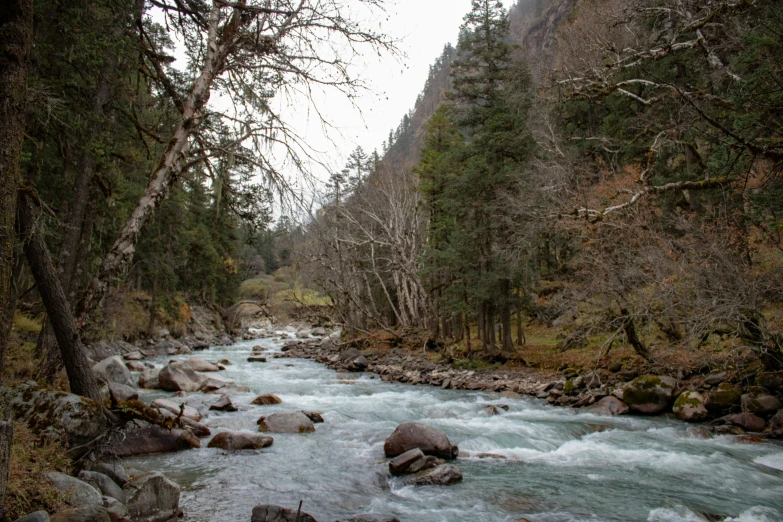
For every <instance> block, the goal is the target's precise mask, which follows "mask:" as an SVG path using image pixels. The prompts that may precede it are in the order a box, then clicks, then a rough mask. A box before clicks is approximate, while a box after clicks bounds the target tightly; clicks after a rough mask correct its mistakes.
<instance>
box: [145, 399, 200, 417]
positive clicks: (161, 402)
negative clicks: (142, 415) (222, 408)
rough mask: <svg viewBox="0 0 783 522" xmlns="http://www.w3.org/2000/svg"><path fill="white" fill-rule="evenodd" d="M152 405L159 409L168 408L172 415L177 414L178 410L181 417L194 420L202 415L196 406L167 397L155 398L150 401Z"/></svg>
mask: <svg viewBox="0 0 783 522" xmlns="http://www.w3.org/2000/svg"><path fill="white" fill-rule="evenodd" d="M152 407H153V408H158V409H161V410H168V411H170V412H171V413H173V414H174V415H179V414H180V412H182V416H183V417H187V418H188V419H193V420H194V421H196V422H198V421H200V420H201V417H202V415H201V412H199V411H198V410H197V409H196V408H193V407H192V406H188V405H187V404H185V403H182V404H179V403H176V402H174V401H170V400H168V399H155V400H154V401H152Z"/></svg>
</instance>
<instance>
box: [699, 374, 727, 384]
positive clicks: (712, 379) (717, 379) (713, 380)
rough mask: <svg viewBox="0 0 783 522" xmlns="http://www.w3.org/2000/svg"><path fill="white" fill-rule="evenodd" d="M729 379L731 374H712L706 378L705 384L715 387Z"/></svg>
mask: <svg viewBox="0 0 783 522" xmlns="http://www.w3.org/2000/svg"><path fill="white" fill-rule="evenodd" d="M728 378H729V374H728V373H726V372H718V373H711V374H709V375H708V376H707V377H705V378H704V384H709V385H710V386H715V385H718V384H720V383H722V382H723V381H725V380H726V379H728Z"/></svg>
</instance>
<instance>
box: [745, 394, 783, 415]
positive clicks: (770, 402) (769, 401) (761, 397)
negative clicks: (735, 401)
mask: <svg viewBox="0 0 783 522" xmlns="http://www.w3.org/2000/svg"><path fill="white" fill-rule="evenodd" d="M740 402H741V404H742V411H747V412H750V413H753V414H755V415H760V416H762V417H767V416H769V415H772V414H773V413H775V412H776V411H778V410H779V409H780V408H783V406H781V404H780V401H779V400H778V399H777V398H776V397H773V396H772V395H769V394H766V393H759V394H751V393H746V394H744V395H743V396H742V398H741V400H740Z"/></svg>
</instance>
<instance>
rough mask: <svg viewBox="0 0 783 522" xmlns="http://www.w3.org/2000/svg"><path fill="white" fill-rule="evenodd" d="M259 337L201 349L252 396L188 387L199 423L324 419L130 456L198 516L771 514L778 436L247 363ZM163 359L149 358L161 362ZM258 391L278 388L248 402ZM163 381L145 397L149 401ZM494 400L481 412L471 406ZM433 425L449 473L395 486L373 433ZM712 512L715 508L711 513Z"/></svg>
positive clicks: (207, 521) (782, 465)
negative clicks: (267, 439)
mask: <svg viewBox="0 0 783 522" xmlns="http://www.w3.org/2000/svg"><path fill="white" fill-rule="evenodd" d="M257 344H261V345H262V346H263V347H264V348H265V349H266V350H268V351H269V355H272V354H273V353H274V352H277V351H279V347H280V343H279V342H275V341H272V340H261V341H251V342H243V343H238V344H236V345H234V346H230V347H213V348H212V349H211V350H210V351H209V352H204V353H203V354H202V357H204V358H207V359H211V360H217V359H224V358H225V359H229V360H230V361H231V362H232V363H233V364H232V365H231V366H228V369H227V370H226V371H224V372H221V374H220V375H221V376H222V377H227V378H231V379H233V380H236V382H237V383H238V384H242V385H245V386H248V387H250V388H251V389H252V393H248V394H240V395H235V396H233V397H232V399H233V401H234V403H235V404H237V405H238V406H240V411H238V412H234V413H219V412H208V411H207V410H208V407H209V404H210V403H211V402H213V401H214V400H216V399H217V398H218V397H219V396H217V395H202V394H192V395H191V397H190V398H189V404H191V405H194V406H196V407H199V408H200V409H201V410H202V413H204V414H205V419H204V420H203V421H202V422H203V423H205V424H207V425H208V426H210V428H211V429H212V430H213V432H217V431H220V430H221V429H229V430H250V431H256V429H257V426H256V420H257V419H258V417H259V416H260V415H262V414H269V413H272V412H276V411H295V410H316V411H320V412H322V413H323V417H324V419H325V421H326V422H325V423H324V424H317V425H316V432H315V433H310V434H291V435H280V434H276V435H274V439H275V442H274V445H272V446H271V447H269V448H267V449H264V450H260V451H245V452H236V453H229V452H225V451H222V450H216V449H208V448H206V442H207V441H206V440H203V441H202V442H203V443H204V447H203V448H201V449H199V450H191V451H186V452H180V453H175V454H165V455H155V456H149V457H143V458H134V459H129V461H128V462H127V463H126V465H127V466H131V467H135V468H140V469H157V470H160V471H163V472H164V473H165V474H166V475H167V476H169V477H170V478H171V479H172V480H175V481H176V482H178V483H179V484H181V485H182V486H183V493H182V497H181V502H180V505H181V507H182V508H183V509H184V510H185V512H186V519H187V520H192V521H198V522H228V521H230V522H233V521H237V522H249V521H250V513H251V511H252V508H253V507H254V506H255V505H257V504H262V503H271V504H280V505H287V506H293V507H295V506H297V505H298V503H299V500H303V501H304V507H303V510H304V511H307V512H309V513H310V514H312V515H313V516H314V517H315V518H316V519H317V520H319V521H321V522H323V521H327V522H332V521H334V520H337V519H340V518H341V517H343V516H347V515H351V514H357V513H367V512H375V513H383V514H393V515H395V516H397V517H398V518H399V519H400V520H401V521H402V522H411V521H417V522H418V521H421V522H455V521H471V522H485V521H486V522H490V521H493V522H495V521H516V520H524V519H528V520H530V521H533V522H561V521H563V522H565V521H636V520H639V521H645V520H646V521H651V522H668V521H703V520H708V518H707V517H705V516H703V515H698V514H697V513H705V514H708V516H709V517H710V518H709V520H733V521H744V522H751V521H754V522H756V521H758V522H761V521H768V522H773V521H783V446H781V445H777V444H767V443H765V444H741V443H738V442H736V441H735V439H734V438H732V437H716V438H712V439H708V440H705V439H702V438H700V437H699V436H698V430H695V429H694V428H693V427H691V426H688V425H686V424H684V423H679V422H676V421H670V420H666V419H660V418H641V417H632V416H623V417H602V416H597V415H592V414H585V413H579V412H578V411H577V410H572V409H568V408H555V407H550V406H547V405H546V404H545V403H544V402H543V401H540V400H536V399H520V400H513V399H501V398H500V397H499V396H498V394H496V393H488V392H466V391H452V390H441V389H438V388H434V387H429V386H411V385H405V384H398V383H386V382H383V381H381V380H379V379H378V378H375V377H373V376H371V375H368V374H361V375H357V374H340V373H337V372H334V371H332V370H329V369H327V368H325V367H324V366H322V365H319V364H317V363H315V362H312V361H307V360H301V359H271V358H270V362H268V363H266V364H258V363H247V362H246V359H247V357H248V355H249V354H250V352H251V347H252V346H254V345H257ZM161 362H163V361H161ZM261 393H275V394H277V395H278V396H279V397H281V398H282V399H283V404H280V405H276V406H251V405H250V401H252V400H253V398H255V396H256V395H258V394H261ZM162 395H164V394H163V393H156V394H150V395H146V396H144V397H143V400H145V401H151V400H153V399H154V398H156V397H160V396H162ZM490 403H495V404H508V405H509V411H508V412H507V413H504V414H503V415H500V416H489V415H488V414H487V413H486V412H485V410H484V408H483V406H484V405H485V404H490ZM410 421H417V422H422V423H425V424H428V425H430V426H433V427H435V428H438V429H440V430H442V431H443V432H445V433H446V434H447V435H448V436H449V439H450V440H451V442H452V443H453V444H457V445H459V447H460V450H461V451H462V452H463V455H465V454H466V455H467V456H463V457H460V458H459V459H457V461H456V464H457V465H458V466H459V468H460V469H461V470H462V473H463V475H464V480H463V482H462V483H460V484H458V485H455V486H450V487H444V486H425V487H422V486H416V487H414V486H405V485H403V484H402V482H401V480H400V479H394V478H391V477H390V476H389V475H388V472H387V471H386V469H387V468H386V466H387V464H386V459H385V458H384V455H383V442H384V439H385V438H386V437H387V436H388V435H389V434H390V433H391V432H392V431H393V430H394V428H395V427H396V426H397V425H398V424H400V423H403V422H410ZM716 515H719V516H720V518H713V517H715V516H716Z"/></svg>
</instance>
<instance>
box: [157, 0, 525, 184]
mask: <svg viewBox="0 0 783 522" xmlns="http://www.w3.org/2000/svg"><path fill="white" fill-rule="evenodd" d="M354 1H357V2H358V0H354ZM384 4H385V9H386V14H385V15H383V16H381V17H380V18H376V19H370V20H367V21H366V23H367V24H368V25H367V26H366V27H367V28H368V29H373V30H375V31H379V32H382V33H384V34H385V35H387V36H388V37H390V38H392V39H394V40H396V41H397V42H398V47H399V49H400V51H401V53H402V55H401V56H396V57H395V56H392V55H390V54H385V55H382V56H380V57H379V56H378V55H377V54H374V53H373V50H372V49H371V48H370V47H366V51H367V54H366V56H364V57H362V58H361V59H359V60H355V64H354V65H355V67H353V69H352V70H349V73H350V74H351V76H352V77H357V76H358V77H359V78H361V79H362V80H363V81H364V82H365V83H366V84H367V85H368V86H369V90H368V91H366V92H363V93H361V95H360V96H359V97H358V98H357V99H355V100H353V101H354V102H355V105H356V106H354V105H352V104H351V102H350V101H349V100H348V99H347V98H346V97H345V96H344V95H342V94H340V93H337V92H335V91H328V92H327V93H322V95H321V99H320V100H316V101H315V103H316V105H317V108H318V111H319V112H320V114H321V116H323V117H324V119H325V120H326V121H328V122H329V123H330V124H331V125H332V126H333V127H334V128H332V129H329V130H328V131H327V132H325V131H324V129H323V127H322V125H321V121H320V119H319V118H318V117H317V115H316V114H314V113H313V111H312V106H311V105H310V104H309V103H307V101H306V100H293V102H292V101H291V100H288V99H283V98H282V97H280V98H278V99H277V103H278V110H279V114H280V116H281V117H282V118H283V120H284V121H285V122H286V123H288V124H289V125H290V127H291V128H292V129H293V130H294V131H295V132H296V133H297V134H298V135H300V136H303V137H304V138H305V141H306V143H307V145H308V146H309V148H311V149H312V150H311V151H310V152H311V154H313V155H315V156H317V158H318V161H319V162H320V163H323V164H325V165H326V166H327V169H324V168H323V167H322V166H321V165H318V164H315V163H314V164H312V165H311V166H310V170H311V172H312V174H313V175H314V176H315V177H316V178H317V179H319V180H321V181H326V180H327V179H328V177H329V173H330V172H339V171H340V170H342V168H343V166H344V165H345V162H346V159H347V157H348V155H349V154H350V153H351V151H353V150H354V149H355V148H356V147H357V145H360V146H361V147H362V148H363V149H364V150H365V152H367V153H368V154H369V153H371V152H372V151H373V150H375V149H377V150H378V153H379V154H382V153H383V151H382V144H383V141H384V140H385V139H387V138H388V136H389V130H391V129H396V128H397V126H398V125H399V123H400V120H401V119H402V117H403V115H405V113H407V112H408V111H409V110H410V109H412V108H413V106H414V104H415V102H416V97H417V96H418V95H419V93H420V92H421V91H422V89H423V88H424V83H425V81H426V80H427V76H428V75H429V67H430V65H431V64H433V63H434V62H435V60H436V59H437V58H438V57H439V56H440V55H441V53H442V52H443V47H444V46H445V45H446V44H447V43H452V44H454V45H456V41H457V35H458V34H459V27H460V25H461V24H462V18H463V17H464V16H465V14H466V13H467V12H468V11H469V10H470V6H471V0H385V1H384ZM507 4H509V5H510V4H511V2H510V1H509V2H507ZM507 7H508V6H507ZM149 14H150V15H151V16H152V18H153V19H154V20H156V21H157V22H159V23H163V22H164V19H163V16H162V13H161V12H160V11H159V10H156V9H153V10H151V11H150V13H149ZM379 14H380V15H382V14H383V13H379ZM173 36H174V38H175V39H176V35H173ZM177 45H181V43H178V44H177ZM177 55H179V56H182V57H183V58H184V52H183V51H181V50H178V51H176V52H175V56H177ZM360 62H361V63H360ZM184 65H185V61H184V60H183V59H178V60H177V63H176V64H175V67H177V66H179V67H184ZM210 103H215V104H218V105H221V104H223V103H224V101H221V99H220V97H218V96H215V97H213V98H212V100H211V102H210ZM283 170H285V168H284V169H283ZM289 174H290V175H289V181H290V182H291V184H292V186H294V187H298V188H299V189H300V190H301V192H302V194H303V195H304V196H305V199H309V196H308V193H310V192H311V189H310V187H308V184H303V183H302V181H303V179H302V177H301V175H300V174H298V173H296V172H294V171H291V172H290V173H289ZM319 188H320V189H322V188H323V186H322V187H316V190H318V189H319Z"/></svg>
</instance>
